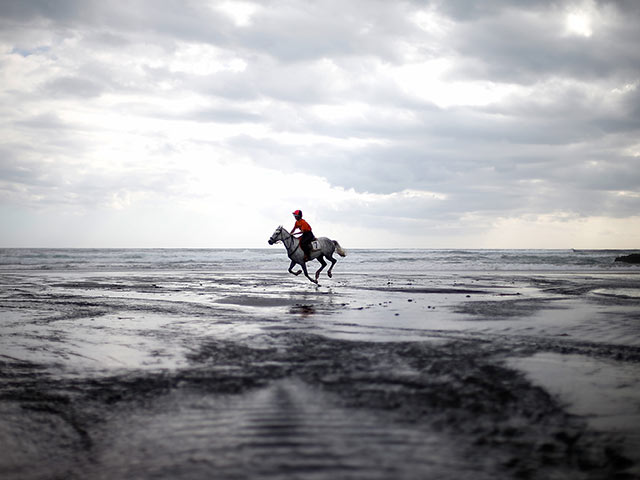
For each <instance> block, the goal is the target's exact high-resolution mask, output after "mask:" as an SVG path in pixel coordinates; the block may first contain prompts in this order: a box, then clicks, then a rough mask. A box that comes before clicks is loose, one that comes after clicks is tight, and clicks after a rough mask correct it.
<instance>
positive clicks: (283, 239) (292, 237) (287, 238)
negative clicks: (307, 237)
mask: <svg viewBox="0 0 640 480" xmlns="http://www.w3.org/2000/svg"><path fill="white" fill-rule="evenodd" d="M281 232H282V234H283V235H282V237H283V238H282V243H284V246H285V248H286V249H287V252H288V253H289V257H291V255H293V254H294V253H295V252H296V250H298V249H299V248H300V242H297V243H298V244H297V245H296V248H294V249H293V250H290V248H291V247H292V246H293V243H291V244H290V245H287V242H286V241H287V240H289V239H291V241H292V242H295V241H296V240H297V238H296V237H294V236H293V235H291V234H290V233H289V232H287V231H286V230H285V229H282V230H281ZM284 232H287V235H288V236H287V237H285V236H284Z"/></svg>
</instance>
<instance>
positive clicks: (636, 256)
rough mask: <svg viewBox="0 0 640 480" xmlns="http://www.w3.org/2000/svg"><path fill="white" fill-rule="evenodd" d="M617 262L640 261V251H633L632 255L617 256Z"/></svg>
mask: <svg viewBox="0 0 640 480" xmlns="http://www.w3.org/2000/svg"><path fill="white" fill-rule="evenodd" d="M616 262H625V263H640V253H632V254H631V255H623V256H622V257H616Z"/></svg>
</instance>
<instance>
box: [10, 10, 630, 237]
mask: <svg viewBox="0 0 640 480" xmlns="http://www.w3.org/2000/svg"><path fill="white" fill-rule="evenodd" d="M638 25H640V2H637V1H635V0H627V1H625V0H619V1H614V0H606V1H605V0H602V1H595V0H576V1H562V0H554V1H550V0H527V1H524V0H522V1H517V0H509V1H507V0H504V1H502V0H484V1H469V0H446V1H445V0H437V1H436V0H432V1H430V0H422V1H384V0H380V1H378V0H368V1H364V0H350V1H348V2H345V1H342V0H340V1H338V0H335V1H333V0H318V1H308V0H289V1H286V0H284V1H280V0H273V1H261V2H251V1H217V0H215V1H195V0H193V1H182V0H129V1H127V2H105V1H103V0H57V1H55V2H51V1H48V0H29V1H24V0H2V1H0V225H1V227H0V247H168V248H173V247H194V248H205V247H212V248H215V247H225V248H226V247H238V248H250V247H268V245H267V239H268V238H269V237H270V236H271V234H272V233H273V231H274V230H275V228H276V227H277V226H278V225H284V226H285V227H287V228H292V227H293V223H294V218H293V216H292V214H291V212H293V211H294V210H296V209H301V210H302V211H303V213H304V216H305V219H307V221H308V222H309V223H310V224H311V225H312V227H313V230H314V233H315V234H316V235H317V236H328V237H330V238H333V239H337V240H339V241H340V243H341V245H343V246H344V247H345V248H585V249H589V248H594V249H595V248H640V49H639V48H638V45H640V28H638Z"/></svg>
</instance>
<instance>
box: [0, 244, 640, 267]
mask: <svg viewBox="0 0 640 480" xmlns="http://www.w3.org/2000/svg"><path fill="white" fill-rule="evenodd" d="M635 252H637V251H631V250H580V251H574V250H488V249H465V250H462V249H352V250H349V249H348V255H347V257H346V258H341V257H339V256H337V255H335V257H336V259H337V260H338V262H339V269H340V270H343V271H345V272H355V273H357V272H372V273H374V272H390V273H393V272H395V273H401V272H446V271H468V272H474V271H525V272H526V271H558V272H563V271H567V272H572V271H578V272H581V271H610V272H620V273H623V272H625V273H626V272H629V273H631V272H635V271H640V267H638V266H637V265H629V264H626V263H623V262H615V259H616V257H618V256H622V255H628V254H630V253H635ZM288 265H289V260H288V258H287V256H286V251H285V250H284V248H282V247H281V246H274V247H273V248H259V249H179V248H178V249H155V248H149V249H46V248H42V249H40V248H35V249H34V248H29V249H23V248H8V249H7V248H5V249H0V270H2V271H11V270H34V269H35V270H79V271H83V270H94V271H101V270H103V271H113V270H117V271H126V270H202V271H248V272H255V271H279V270H282V269H286V268H287V267H288Z"/></svg>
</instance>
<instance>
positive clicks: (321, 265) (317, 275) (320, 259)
mask: <svg viewBox="0 0 640 480" xmlns="http://www.w3.org/2000/svg"><path fill="white" fill-rule="evenodd" d="M316 260H318V261H319V262H320V268H319V269H318V270H317V271H316V280H318V277H319V276H320V272H321V271H322V270H324V267H326V266H327V262H325V261H324V257H323V256H322V255H320V256H319V257H318V258H317V259H316Z"/></svg>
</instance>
